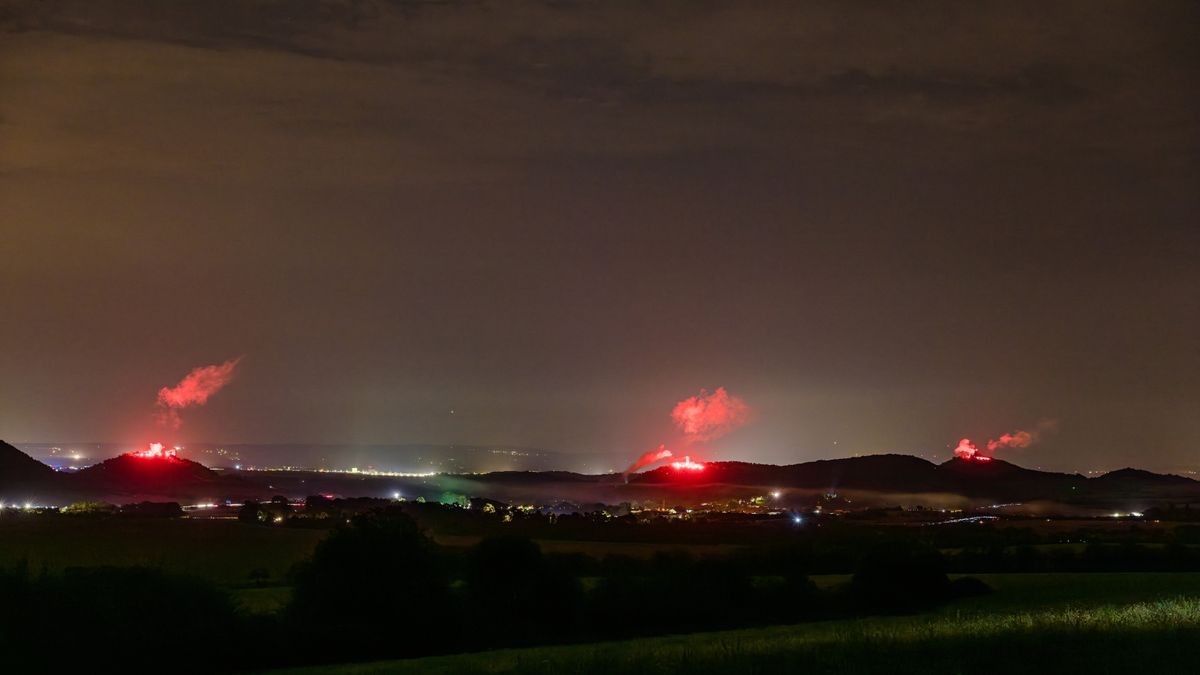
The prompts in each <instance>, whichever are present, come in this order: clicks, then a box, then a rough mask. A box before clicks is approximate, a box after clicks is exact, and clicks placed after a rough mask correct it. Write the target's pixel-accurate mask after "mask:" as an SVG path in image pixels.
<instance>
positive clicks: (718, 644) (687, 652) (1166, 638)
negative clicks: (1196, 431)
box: [291, 574, 1200, 675]
mask: <svg viewBox="0 0 1200 675" xmlns="http://www.w3.org/2000/svg"><path fill="white" fill-rule="evenodd" d="M982 578H983V579H985V580H986V581H987V582H988V583H989V584H991V585H992V586H993V587H994V588H996V591H997V592H996V593H994V594H992V595H990V596H986V597H980V598H973V599H970V600H964V601H960V602H957V603H953V604H951V605H948V606H946V607H944V608H942V609H941V610H939V611H937V612H934V613H930V614H923V615H917V616H891V617H876V618H869V619H857V620H845V621H826V622H816V623H809V624H800V625H795V626H775V627H769V628H757V629H748V630H736V631H722V632H715V633H699V634H693V635H680V636H669V637H661V638H649V639H641V640H630V641H625V642H609V643H600V644H591V645H577V646H563V647H545V648H533V649H510V650H500V651H494V652H486V653H480V654H465V655H457V656H448V657H434V658H425V659H414V660H409V661H391V662H383V663H374V664H357V665H343V666H333V667H326V668H313V669H304V670H298V671H291V672H295V673H322V674H330V675H332V674H348V675H349V674H355V675H357V674H368V673H402V674H404V673H413V674H416V673H422V674H424V673H480V674H483V673H489V674H490V673H535V674H541V673H546V674H550V673H568V672H569V673H597V674H600V673H603V674H604V675H612V674H613V673H647V674H649V673H654V674H673V673H764V674H765V673H783V672H804V673H913V674H917V673H920V674H921V675H929V674H931V673H1004V674H1005V675H1011V674H1012V673H1026V672H1053V673H1089V674H1091V673H1113V674H1116V673H1122V674H1124V673H1130V672H1135V671H1138V670H1152V671H1154V672H1155V675H1164V674H1167V673H1187V672H1194V671H1195V670H1194V669H1195V658H1196V657H1195V656H1194V650H1195V645H1196V644H1198V641H1200V574H1005V575H982ZM832 583H836V579H824V580H822V585H826V586H828V585H831V584H832ZM631 611H636V608H631Z"/></svg>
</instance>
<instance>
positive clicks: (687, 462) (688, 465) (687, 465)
mask: <svg viewBox="0 0 1200 675" xmlns="http://www.w3.org/2000/svg"><path fill="white" fill-rule="evenodd" d="M671 468H672V469H676V470H679V471H703V470H704V464H703V463H702V462H693V461H692V458H691V457H688V456H686V455H685V456H684V458H683V461H681V462H671Z"/></svg>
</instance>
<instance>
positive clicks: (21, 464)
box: [0, 441, 58, 497]
mask: <svg viewBox="0 0 1200 675" xmlns="http://www.w3.org/2000/svg"><path fill="white" fill-rule="evenodd" d="M56 478H58V474H57V473H56V472H55V471H54V469H51V468H50V467H48V466H46V465H45V464H42V463H41V462H39V461H37V460H36V459H34V458H32V457H30V456H29V455H26V454H25V453H23V452H21V451H20V450H18V449H17V448H15V447H13V446H11V445H9V444H8V443H5V442H4V441H0V497H2V496H5V495H9V493H11V492H14V491H15V492H22V491H26V490H30V489H37V488H42V487H45V486H47V485H50V484H52V483H53V482H54V481H55V479H56ZM9 496H10V497H13V496H15V495H9Z"/></svg>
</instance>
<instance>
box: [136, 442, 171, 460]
mask: <svg viewBox="0 0 1200 675" xmlns="http://www.w3.org/2000/svg"><path fill="white" fill-rule="evenodd" d="M177 450H178V448H171V449H170V450H164V449H163V444H162V443H151V444H150V447H149V448H147V449H145V450H139V451H137V452H133V453H130V454H132V455H133V456H134V457H146V458H151V457H174V456H175V454H176V452H177Z"/></svg>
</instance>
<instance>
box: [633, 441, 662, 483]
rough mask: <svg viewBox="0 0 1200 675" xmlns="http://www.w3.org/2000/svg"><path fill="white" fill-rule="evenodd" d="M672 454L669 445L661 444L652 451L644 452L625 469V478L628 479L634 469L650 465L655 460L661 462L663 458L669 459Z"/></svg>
mask: <svg viewBox="0 0 1200 675" xmlns="http://www.w3.org/2000/svg"><path fill="white" fill-rule="evenodd" d="M671 456H672V455H671V451H670V450H668V449H667V446H666V445H660V446H658V449H656V450H651V451H650V452H647V453H645V454H643V455H642V456H641V457H638V458H637V460H636V461H634V463H633V464H630V465H629V468H628V469H625V471H624V472H623V473H624V475H625V479H626V480H628V479H629V474H631V473H633V472H634V471H637V470H638V469H640V468H642V467H644V466H649V465H651V464H653V463H655V462H661V461H662V460H664V459H667V458H669V457H671Z"/></svg>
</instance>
